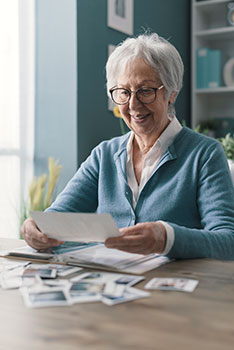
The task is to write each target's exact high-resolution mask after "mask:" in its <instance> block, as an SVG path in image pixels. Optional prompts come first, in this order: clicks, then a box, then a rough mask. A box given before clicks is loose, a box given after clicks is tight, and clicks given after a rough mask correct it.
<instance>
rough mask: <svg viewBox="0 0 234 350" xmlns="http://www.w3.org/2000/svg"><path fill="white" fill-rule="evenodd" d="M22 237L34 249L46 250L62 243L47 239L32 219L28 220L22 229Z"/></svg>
mask: <svg viewBox="0 0 234 350" xmlns="http://www.w3.org/2000/svg"><path fill="white" fill-rule="evenodd" d="M22 231H23V237H24V239H25V240H26V241H27V243H29V244H30V245H31V246H32V247H33V248H35V249H48V248H51V247H54V246H58V245H60V244H62V243H64V242H62V241H58V240H55V239H52V238H48V237H47V236H46V235H45V234H44V233H42V232H41V231H40V230H39V229H38V227H37V225H36V223H35V222H34V220H33V219H28V220H27V221H26V222H25V224H24V227H23V230H22Z"/></svg>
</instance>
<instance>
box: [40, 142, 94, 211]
mask: <svg viewBox="0 0 234 350" xmlns="http://www.w3.org/2000/svg"><path fill="white" fill-rule="evenodd" d="M98 153H99V152H98V148H95V149H94V150H93V151H92V152H91V154H90V156H89V157H88V158H87V159H86V161H85V162H84V163H82V165H81V167H80V168H79V169H78V170H77V172H76V174H75V175H74V176H73V178H72V179H71V180H70V181H69V182H68V184H67V186H66V187H65V189H64V190H63V191H62V192H61V193H60V194H59V195H58V197H57V198H56V200H55V201H54V203H52V205H51V206H50V207H49V208H48V209H47V210H46V211H59V212H95V211H96V209H97V205H98V172H99V156H98Z"/></svg>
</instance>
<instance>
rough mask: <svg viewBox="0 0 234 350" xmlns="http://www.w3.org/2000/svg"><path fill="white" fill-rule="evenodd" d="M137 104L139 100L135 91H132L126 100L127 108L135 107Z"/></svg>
mask: <svg viewBox="0 0 234 350" xmlns="http://www.w3.org/2000/svg"><path fill="white" fill-rule="evenodd" d="M139 105H141V102H140V101H139V100H138V98H137V96H136V92H132V93H131V96H130V99H129V102H128V106H129V109H135V108H136V107H138V106H139Z"/></svg>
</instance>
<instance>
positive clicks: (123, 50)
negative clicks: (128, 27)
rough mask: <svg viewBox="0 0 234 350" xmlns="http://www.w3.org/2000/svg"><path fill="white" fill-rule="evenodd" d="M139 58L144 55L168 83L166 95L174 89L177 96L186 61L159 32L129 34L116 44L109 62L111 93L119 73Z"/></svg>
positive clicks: (166, 84)
mask: <svg viewBox="0 0 234 350" xmlns="http://www.w3.org/2000/svg"><path fill="white" fill-rule="evenodd" d="M136 58H142V59H143V60H144V61H145V62H146V63H147V64H149V65H150V66H151V67H152V68H153V69H154V70H155V72H156V74H157V76H158V77H159V79H160V80H161V82H162V84H163V85H164V87H165V96H166V98H169V97H170V96H171V94H172V93H173V92H174V93H176V95H175V97H177V95H178V93H179V92H180V90H181V88H182V85H183V74H184V65H183V62H182V59H181V56H180V54H179V52H178V51H177V49H176V48H175V47H174V46H173V45H172V44H170V43H169V41H167V40H166V39H164V38H162V37H160V36H159V35H158V34H156V33H152V34H148V33H145V34H142V35H139V36H138V37H136V38H127V39H126V40H124V41H123V42H122V43H120V44H119V45H118V46H117V47H116V48H115V50H114V51H113V52H112V54H111V55H110V56H109V58H108V60H107V63H106V85H107V93H108V94H109V90H110V89H111V88H112V87H114V86H116V85H117V79H118V76H119V74H120V73H121V72H123V71H124V70H125V69H126V65H127V64H128V63H129V62H131V61H134V60H135V59H136ZM171 107H172V106H171Z"/></svg>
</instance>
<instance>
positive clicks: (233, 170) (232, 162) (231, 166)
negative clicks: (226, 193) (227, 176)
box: [228, 159, 234, 185]
mask: <svg viewBox="0 0 234 350" xmlns="http://www.w3.org/2000/svg"><path fill="white" fill-rule="evenodd" d="M228 165H229V169H230V171H231V175H232V181H233V185H234V160H231V159H228Z"/></svg>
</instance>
